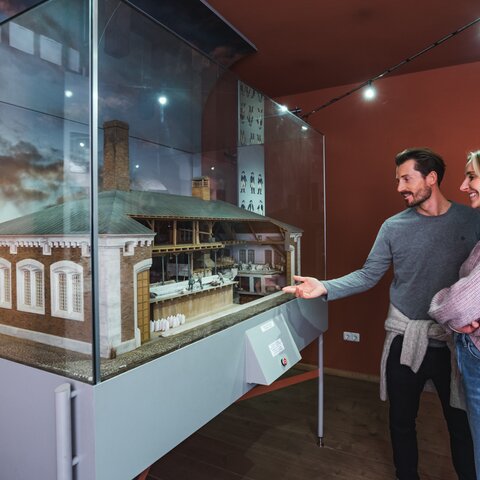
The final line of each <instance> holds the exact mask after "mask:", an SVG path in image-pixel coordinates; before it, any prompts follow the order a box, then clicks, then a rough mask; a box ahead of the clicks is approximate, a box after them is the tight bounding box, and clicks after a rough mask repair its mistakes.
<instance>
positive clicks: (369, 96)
mask: <svg viewBox="0 0 480 480" xmlns="http://www.w3.org/2000/svg"><path fill="white" fill-rule="evenodd" d="M376 96H377V90H376V89H375V87H374V86H373V85H372V82H368V84H367V86H366V88H365V90H364V91H363V98H365V100H373V99H374V98H375V97H376Z"/></svg>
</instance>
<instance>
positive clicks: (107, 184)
mask: <svg viewBox="0 0 480 480" xmlns="http://www.w3.org/2000/svg"><path fill="white" fill-rule="evenodd" d="M128 154H129V153H128V124H127V123H125V122H121V121H119V120H111V121H109V122H105V123H104V124H103V155H104V157H103V190H123V191H126V192H128V191H129V190H130V165H129V158H128Z"/></svg>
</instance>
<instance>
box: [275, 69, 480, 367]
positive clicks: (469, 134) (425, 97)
mask: <svg viewBox="0 0 480 480" xmlns="http://www.w3.org/2000/svg"><path fill="white" fill-rule="evenodd" d="M376 86H377V91H378V94H377V97H376V99H375V100H374V101H370V102H367V101H365V100H364V99H363V97H362V95H361V94H360V93H356V94H353V95H351V96H350V97H347V98H345V99H344V100H341V101H339V102H338V103H336V104H333V105H331V106H329V107H327V108H326V109H324V110H321V111H319V112H318V113H316V114H314V115H312V116H311V117H310V118H309V123H310V124H311V125H312V126H313V127H314V128H316V129H318V130H320V131H322V132H324V133H325V134H326V140H327V154H326V161H327V176H326V178H327V181H326V185H327V276H328V277H329V278H333V277H337V276H340V275H343V274H346V273H349V272H350V271H352V270H354V269H356V268H359V267H361V266H362V264H363V262H364V260H365V258H366V256H367V255H368V252H369V251H370V248H371V246H372V243H373V241H374V239H375V236H376V233H377V230H378V228H379V227H380V225H381V223H382V221H383V220H384V219H385V218H386V217H388V216H390V215H393V214H395V213H396V212H398V211H399V210H401V209H403V208H404V204H403V201H402V199H401V198H400V196H399V194H398V193H397V192H396V185H395V164H394V156H395V154H396V153H397V152H399V151H400V150H403V149H404V148H407V147H412V146H428V147H430V148H432V149H433V150H435V151H437V152H438V153H440V154H441V155H442V156H443V157H444V159H445V161H446V163H447V173H446V178H445V179H444V182H443V185H442V186H443V191H444V193H445V194H446V196H447V197H448V198H450V199H452V200H456V201H460V202H462V203H468V202H467V199H466V198H465V196H464V195H463V194H461V193H460V192H459V191H458V187H459V185H460V183H461V180H462V175H463V168H464V165H465V157H466V153H467V152H468V151H470V150H472V149H479V148H480V126H479V124H480V122H479V112H480V108H479V107H480V105H479V104H480V101H479V89H480V63H471V64H466V65H460V66H456V67H448V68H443V69H437V70H430V71H425V72H420V73H416V74H408V75H399V76H395V77H391V78H385V79H383V80H381V81H379V82H378V84H377V85H376ZM352 87H353V86H352V85H346V86H342V87H336V88H330V89H325V90H319V91H313V92H308V93H304V94H301V95H296V96H291V97H287V98H282V99H280V100H279V101H280V103H284V104H286V105H288V106H289V108H293V107H295V106H299V107H301V108H302V109H303V112H304V113H306V112H308V111H310V110H312V109H314V108H315V107H317V106H319V105H321V104H323V103H324V102H326V101H328V100H330V99H332V98H333V97H335V96H337V95H339V94H342V93H344V92H346V91H348V90H350V89H351V88H352ZM300 194H301V193H300V192H299V195H300ZM302 254H303V258H304V259H306V257H308V255H309V254H310V255H311V254H312V253H311V252H310V253H309V252H308V251H305V250H303V251H302ZM304 264H305V265H304V268H303V274H305V275H307V274H311V275H320V274H321V273H320V272H315V271H308V262H304ZM390 275H391V273H389V274H388V275H387V276H386V277H385V278H384V279H383V280H382V281H381V283H380V284H379V285H377V286H376V287H374V288H373V289H372V290H370V291H369V292H367V293H363V294H360V295H356V296H354V297H350V298H347V299H343V300H339V301H336V302H332V303H330V304H329V319H330V327H329V331H328V332H327V334H326V335H325V365H326V366H327V367H330V368H335V369H340V370H347V371H350V372H359V373H365V374H372V375H376V374H378V370H379V361H380V353H381V348H382V344H383V338H384V329H383V322H384V319H385V313H386V310H387V306H388V286H389V281H390ZM345 330H348V331H354V332H359V333H360V336H361V341H360V343H358V344H356V343H346V342H344V341H343V340H342V332H343V331H345ZM303 361H305V362H308V363H316V351H315V347H314V346H311V347H309V348H308V349H306V350H305V351H304V356H303Z"/></svg>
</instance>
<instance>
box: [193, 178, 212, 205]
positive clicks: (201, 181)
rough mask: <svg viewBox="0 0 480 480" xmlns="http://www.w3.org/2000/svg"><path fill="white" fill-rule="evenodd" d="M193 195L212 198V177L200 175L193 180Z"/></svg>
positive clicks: (207, 198) (203, 198)
mask: <svg viewBox="0 0 480 480" xmlns="http://www.w3.org/2000/svg"><path fill="white" fill-rule="evenodd" d="M192 197H197V198H201V199H202V200H210V179H209V178H208V177H198V178H194V179H193V180H192Z"/></svg>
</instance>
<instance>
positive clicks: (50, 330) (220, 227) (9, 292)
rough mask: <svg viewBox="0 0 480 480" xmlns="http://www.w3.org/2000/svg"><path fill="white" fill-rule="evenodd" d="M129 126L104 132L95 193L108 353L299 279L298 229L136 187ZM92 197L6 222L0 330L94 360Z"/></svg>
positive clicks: (205, 187)
mask: <svg viewBox="0 0 480 480" xmlns="http://www.w3.org/2000/svg"><path fill="white" fill-rule="evenodd" d="M128 152H129V149H128V125H127V124H125V123H123V122H119V121H112V122H108V123H106V124H105V125H104V170H103V190H102V191H101V192H100V193H99V196H98V211H99V215H98V231H99V236H98V255H99V265H100V268H99V269H100V271H99V295H100V296H99V303H100V319H99V321H100V346H101V355H102V357H104V358H111V357H114V356H116V355H119V354H121V353H124V352H127V351H130V350H133V349H135V348H138V347H140V346H141V345H142V344H143V343H145V342H148V341H150V340H151V338H152V337H153V336H154V335H160V334H165V333H166V332H167V331H169V330H171V329H173V330H174V329H175V328H178V327H180V326H181V325H185V324H188V323H189V322H190V321H193V320H195V319H198V318H202V317H206V316H208V317H211V316H212V315H214V314H215V313H216V312H220V311H222V310H225V309H227V308H228V307H229V306H232V305H234V303H238V304H244V303H247V302H248V301H250V300H252V299H255V298H259V297H261V296H263V295H267V294H269V293H273V292H277V291H279V290H280V289H281V287H282V286H284V285H285V284H286V283H287V282H291V277H292V275H293V274H295V273H296V271H297V265H299V262H300V237H301V230H299V229H298V228H296V227H292V226H291V225H287V224H284V223H282V222H279V221H276V220H274V219H272V218H268V217H265V216H261V215H257V214H256V213H254V212H251V211H248V210H246V209H242V208H240V207H236V206H234V205H232V204H229V203H226V202H222V201H212V200H210V185H209V180H208V178H207V177H201V178H198V179H195V180H194V181H193V184H192V196H190V197H189V196H180V195H171V194H167V193H158V192H148V191H132V190H130V179H129V178H130V177H129V175H130V174H129V153H128ZM90 231H91V226H90V202H89V199H88V198H85V199H80V200H72V201H69V202H65V203H63V204H61V205H56V206H52V207H49V208H45V209H43V210H41V211H39V212H36V213H33V214H30V215H26V216H23V217H20V218H17V219H14V220H10V221H7V222H4V223H1V224H0V333H3V334H7V335H13V336H16V337H20V338H26V339H30V340H34V341H36V342H40V343H45V344H49V345H54V346H58V347H61V348H64V349H68V350H73V351H79V352H83V353H88V354H90V353H91V337H92V331H91V328H92V321H91V320H92V312H91V303H92V302H91V300H92V297H91V290H92V285H91V266H90V255H91V248H92V245H91V235H90Z"/></svg>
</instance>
